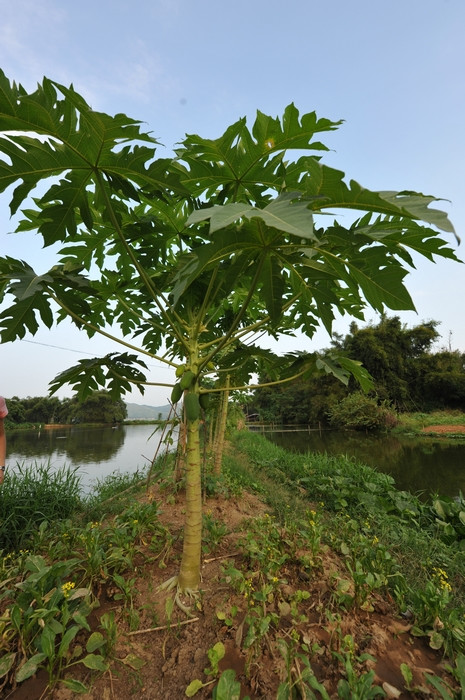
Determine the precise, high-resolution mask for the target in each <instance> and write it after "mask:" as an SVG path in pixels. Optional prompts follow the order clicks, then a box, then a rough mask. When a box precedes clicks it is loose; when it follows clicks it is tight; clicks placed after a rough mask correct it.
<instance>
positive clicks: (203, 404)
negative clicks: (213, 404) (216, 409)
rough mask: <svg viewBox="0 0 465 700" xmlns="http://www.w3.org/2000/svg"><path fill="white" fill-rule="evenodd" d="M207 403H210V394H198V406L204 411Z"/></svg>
mask: <svg viewBox="0 0 465 700" xmlns="http://www.w3.org/2000/svg"><path fill="white" fill-rule="evenodd" d="M209 403H210V394H200V396H199V404H200V408H203V410H204V411H206V410H207V408H208V405H209Z"/></svg>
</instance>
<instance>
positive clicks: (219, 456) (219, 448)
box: [213, 374, 230, 475]
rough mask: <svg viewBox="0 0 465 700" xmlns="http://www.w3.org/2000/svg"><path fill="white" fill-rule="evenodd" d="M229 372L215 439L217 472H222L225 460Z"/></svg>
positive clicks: (215, 470)
mask: <svg viewBox="0 0 465 700" xmlns="http://www.w3.org/2000/svg"><path fill="white" fill-rule="evenodd" d="M229 386H230V379H229V374H228V376H227V377H226V382H225V387H224V391H223V392H222V393H221V400H220V410H219V416H218V424H217V433H216V440H215V461H214V464H213V471H214V473H215V474H217V475H219V474H221V463H222V461H223V450H224V437H225V434H226V421H227V419H228V401H229Z"/></svg>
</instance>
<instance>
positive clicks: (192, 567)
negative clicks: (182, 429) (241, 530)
mask: <svg viewBox="0 0 465 700" xmlns="http://www.w3.org/2000/svg"><path fill="white" fill-rule="evenodd" d="M199 432H200V421H199V420H192V421H191V420H188V421H187V460H186V518H185V526H184V543H183V550H182V559H181V567H180V571H179V577H178V586H179V589H180V590H181V591H196V590H198V587H199V583H200V557H201V550H202V488H201V471H200V468H201V460H200V437H199Z"/></svg>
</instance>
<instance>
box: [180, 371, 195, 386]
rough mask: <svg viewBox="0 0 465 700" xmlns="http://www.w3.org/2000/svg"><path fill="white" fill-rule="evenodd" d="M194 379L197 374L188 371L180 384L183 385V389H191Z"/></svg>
mask: <svg viewBox="0 0 465 700" xmlns="http://www.w3.org/2000/svg"><path fill="white" fill-rule="evenodd" d="M194 379H195V374H194V373H193V371H192V370H190V369H186V371H185V372H184V374H183V375H182V377H181V381H180V382H179V384H180V385H181V389H189V387H190V385H191V384H192V382H193V381H194Z"/></svg>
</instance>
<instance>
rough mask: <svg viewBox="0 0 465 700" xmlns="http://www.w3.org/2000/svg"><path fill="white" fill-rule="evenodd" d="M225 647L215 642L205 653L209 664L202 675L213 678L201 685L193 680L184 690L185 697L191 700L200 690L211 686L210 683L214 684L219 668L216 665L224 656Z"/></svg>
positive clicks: (197, 680) (200, 682)
mask: <svg viewBox="0 0 465 700" xmlns="http://www.w3.org/2000/svg"><path fill="white" fill-rule="evenodd" d="M225 652H226V650H225V647H224V644H223V642H217V643H216V644H214V645H213V646H212V647H211V648H210V649H208V651H207V656H208V660H209V662H210V667H209V668H205V669H204V673H205V675H206V676H213V680H211V681H207V683H203V682H202V681H201V680H199V679H195V680H193V681H192V682H191V683H189V685H188V686H187V688H186V696H187V697H188V698H192V697H193V696H194V695H195V694H196V693H198V691H199V690H200V689H201V688H206V687H207V686H208V685H211V684H212V683H214V682H215V679H216V678H217V676H218V674H219V666H218V664H219V663H220V661H221V659H222V658H223V657H224V655H225Z"/></svg>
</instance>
